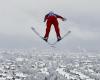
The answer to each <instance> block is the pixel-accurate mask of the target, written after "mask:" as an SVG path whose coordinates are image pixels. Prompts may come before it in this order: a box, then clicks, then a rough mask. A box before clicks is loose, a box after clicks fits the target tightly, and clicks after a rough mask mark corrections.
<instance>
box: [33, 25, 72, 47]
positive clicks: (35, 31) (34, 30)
mask: <svg viewBox="0 0 100 80" xmlns="http://www.w3.org/2000/svg"><path fill="white" fill-rule="evenodd" d="M31 29H32V31H33V32H34V33H35V34H36V35H37V36H38V37H40V38H41V39H42V40H43V41H45V40H44V38H43V36H41V35H40V34H39V33H38V31H37V30H36V29H35V28H34V27H31ZM70 33H71V31H68V32H67V33H66V34H65V35H64V36H62V38H61V40H62V39H63V38H65V37H66V36H68V35H69V34H70ZM61 40H60V41H61ZM60 41H56V42H54V43H50V42H48V41H45V42H46V43H48V44H49V45H52V46H53V45H55V44H56V43H58V42H60Z"/></svg>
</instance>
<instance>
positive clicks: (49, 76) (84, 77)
mask: <svg viewBox="0 0 100 80" xmlns="http://www.w3.org/2000/svg"><path fill="white" fill-rule="evenodd" d="M47 52H48V50H44V51H37V50H36V49H31V50H24V49H13V50H10V49H0V80H100V54H99V53H100V52H99V51H97V52H86V51H83V52H82V51H80V52H75V51H74V53H73V52H66V53H64V52H57V51H56V50H55V51H52V53H51V54H49V53H47Z"/></svg>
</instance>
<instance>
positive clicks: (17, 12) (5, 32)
mask: <svg viewBox="0 0 100 80" xmlns="http://www.w3.org/2000/svg"><path fill="white" fill-rule="evenodd" d="M49 11H54V12H55V13H57V14H59V15H62V16H64V17H66V18H67V21H66V22H62V21H60V20H59V24H60V29H61V33H62V35H63V34H64V33H66V31H68V30H71V31H72V33H71V34H70V35H69V36H68V37H66V38H65V39H64V40H62V41H61V42H60V43H59V44H58V45H57V46H58V47H61V48H67V49H68V48H73V49H74V48H78V47H81V48H86V49H100V0H0V48H31V47H35V46H37V47H39V46H44V47H46V46H48V45H47V44H46V43H45V42H43V41H42V40H41V39H40V38H38V37H37V36H36V35H35V34H34V33H33V32H32V30H31V29H30V27H31V26H34V27H35V28H36V30H38V31H39V33H40V34H41V35H44V32H45V23H44V22H43V19H44V16H45V14H47V13H48V12H49ZM52 32H53V34H52ZM53 35H54V36H55V33H54V30H53V28H52V31H51V36H50V37H49V38H51V39H50V41H51V40H52V36H53ZM55 38H56V36H55ZM55 40H56V39H55Z"/></svg>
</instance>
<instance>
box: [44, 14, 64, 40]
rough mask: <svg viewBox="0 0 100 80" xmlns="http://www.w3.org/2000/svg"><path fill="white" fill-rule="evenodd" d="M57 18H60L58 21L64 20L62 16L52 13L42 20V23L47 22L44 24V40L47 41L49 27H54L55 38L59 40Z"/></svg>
mask: <svg viewBox="0 0 100 80" xmlns="http://www.w3.org/2000/svg"><path fill="white" fill-rule="evenodd" d="M57 18H60V19H62V20H63V19H64V18H63V17H62V16H59V15H57V14H54V13H48V14H47V15H46V16H45V18H44V22H45V21H46V20H47V23H46V26H47V27H46V33H45V36H44V38H46V39H48V37H49V32H50V29H51V25H54V28H55V31H56V36H57V39H59V38H60V39H61V36H60V29H59V23H58V20H57Z"/></svg>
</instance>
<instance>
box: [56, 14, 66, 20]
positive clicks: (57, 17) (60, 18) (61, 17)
mask: <svg viewBox="0 0 100 80" xmlns="http://www.w3.org/2000/svg"><path fill="white" fill-rule="evenodd" d="M56 16H57V18H60V19H62V21H65V20H66V18H64V17H62V16H59V15H56Z"/></svg>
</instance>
